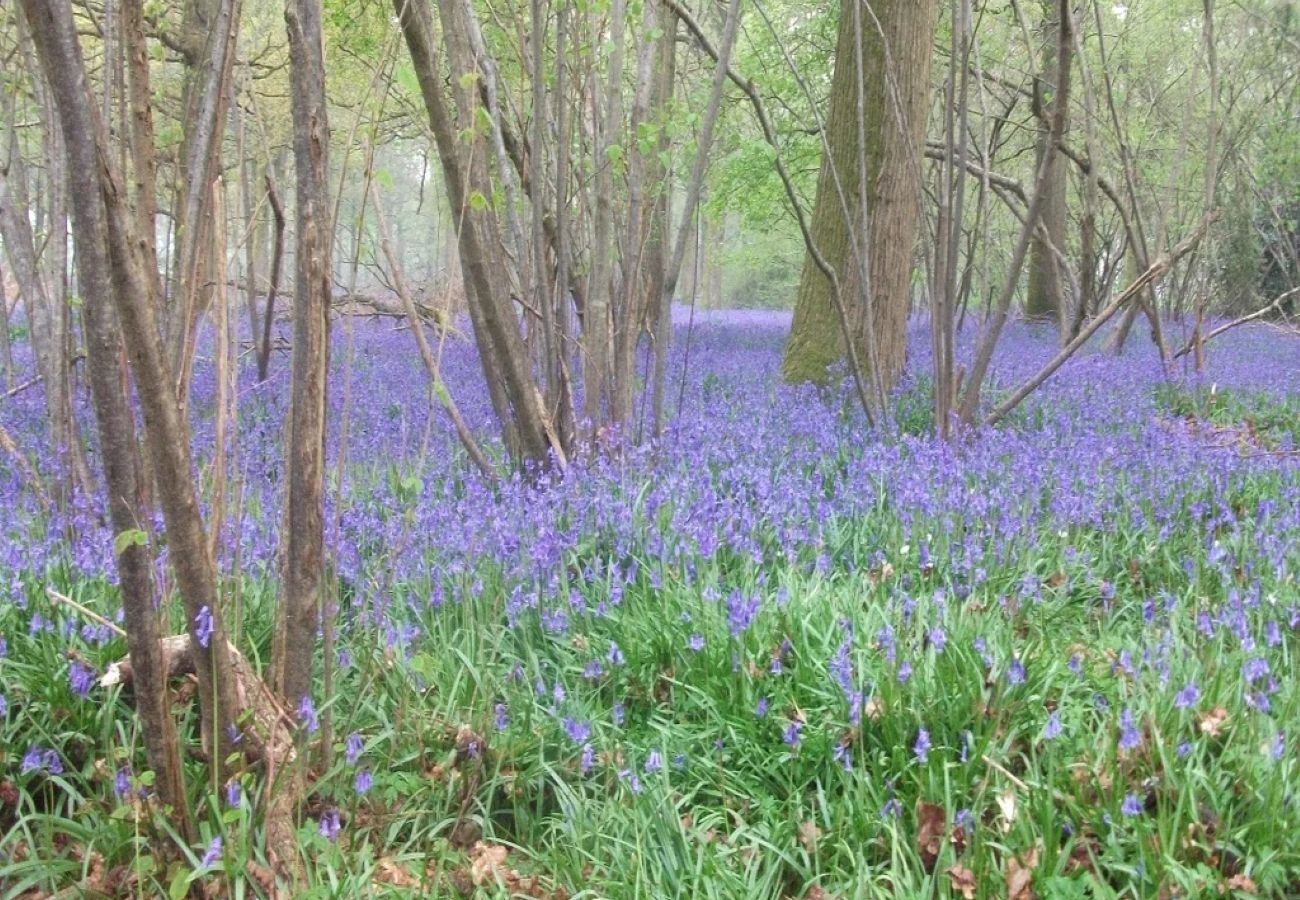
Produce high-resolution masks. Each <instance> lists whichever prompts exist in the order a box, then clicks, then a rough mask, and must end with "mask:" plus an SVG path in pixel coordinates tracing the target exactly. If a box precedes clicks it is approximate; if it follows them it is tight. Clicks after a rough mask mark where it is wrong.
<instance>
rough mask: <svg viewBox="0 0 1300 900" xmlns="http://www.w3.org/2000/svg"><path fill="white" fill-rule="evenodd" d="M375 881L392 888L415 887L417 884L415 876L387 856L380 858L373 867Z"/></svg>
mask: <svg viewBox="0 0 1300 900" xmlns="http://www.w3.org/2000/svg"><path fill="white" fill-rule="evenodd" d="M375 881H377V882H379V883H380V884H387V885H391V886H393V887H415V886H416V885H418V884H419V882H418V881H417V880H416V878H415V876H414V875H412V874H411V873H410V872H409V871H407V870H406V868H405V867H403V866H401V865H399V864H398V863H397V862H395V861H394V860H392V859H390V858H389V857H387V856H382V857H380V858H379V863H378V864H377V865H376V866H375Z"/></svg>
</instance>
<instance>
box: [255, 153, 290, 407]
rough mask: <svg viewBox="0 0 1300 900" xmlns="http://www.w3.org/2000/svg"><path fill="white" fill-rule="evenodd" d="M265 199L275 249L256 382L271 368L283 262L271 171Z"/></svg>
mask: <svg viewBox="0 0 1300 900" xmlns="http://www.w3.org/2000/svg"><path fill="white" fill-rule="evenodd" d="M266 199H267V201H268V202H269V203H270V204H271V215H272V217H273V218H274V220H275V247H274V249H273V250H272V251H271V277H270V280H269V281H268V282H267V286H266V309H265V311H264V312H263V313H262V341H261V343H260V344H259V345H258V348H257V380H258V381H259V382H262V381H266V378H267V375H269V374H270V368H271V322H272V321H273V320H274V318H275V295H276V293H277V292H278V291H279V290H280V265H281V264H282V263H283V261H284V204H283V203H281V202H280V192H279V191H278V190H276V187H275V180H274V179H273V178H271V170H270V169H269V168H268V169H267V170H266Z"/></svg>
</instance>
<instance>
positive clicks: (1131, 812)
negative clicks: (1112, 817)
mask: <svg viewBox="0 0 1300 900" xmlns="http://www.w3.org/2000/svg"><path fill="white" fill-rule="evenodd" d="M1119 811H1120V812H1122V813H1123V814H1124V815H1126V816H1128V817H1130V818H1132V817H1133V816H1140V815H1142V801H1141V800H1139V799H1138V795H1137V794H1132V793H1130V794H1128V795H1127V796H1126V797H1125V798H1124V802H1123V804H1121V806H1120V808H1119Z"/></svg>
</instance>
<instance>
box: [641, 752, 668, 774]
mask: <svg viewBox="0 0 1300 900" xmlns="http://www.w3.org/2000/svg"><path fill="white" fill-rule="evenodd" d="M663 767H664V758H663V757H662V756H660V755H659V751H658V750H651V751H650V755H649V756H647V757H646V758H645V773H646V774H647V775H652V774H654V773H655V772H658V771H659V770H661V769H662V768H663Z"/></svg>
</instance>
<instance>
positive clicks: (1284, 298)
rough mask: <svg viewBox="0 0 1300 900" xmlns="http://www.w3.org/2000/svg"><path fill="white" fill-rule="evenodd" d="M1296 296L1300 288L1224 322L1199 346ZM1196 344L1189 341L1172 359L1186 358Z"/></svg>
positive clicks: (1294, 288) (1263, 314) (1265, 313)
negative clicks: (1251, 311) (1248, 312)
mask: <svg viewBox="0 0 1300 900" xmlns="http://www.w3.org/2000/svg"><path fill="white" fill-rule="evenodd" d="M1296 294H1300V287H1293V288H1291V290H1289V291H1286V292H1285V293H1282V294H1279V295H1278V296H1277V298H1276V299H1275V300H1274V301H1273V302H1272V303H1270V304H1269V305H1268V306H1265V307H1263V308H1262V309H1257V310H1255V311H1254V312H1253V313H1250V314H1249V315H1245V316H1242V317H1241V318H1240V319H1233V320H1232V321H1231V322H1225V323H1224V324H1222V325H1220V326H1219V327H1218V328H1215V329H1214V330H1213V331H1211V332H1210V333H1209V334H1207V335H1205V336H1204V337H1202V338H1201V339H1200V344H1201V345H1202V346H1204V345H1205V344H1206V343H1208V342H1209V341H1210V339H1211V338H1216V337H1218V336H1219V335H1221V334H1223V333H1224V332H1225V331H1231V330H1232V329H1234V328H1236V327H1238V326H1239V325H1245V324H1246V323H1247V322H1254V321H1255V320H1256V319H1262V318H1264V317H1265V316H1266V315H1268V314H1269V313H1271V312H1273V311H1274V310H1276V309H1279V308H1280V307H1281V306H1282V304H1283V303H1285V302H1286V301H1287V300H1288V299H1290V298H1291V297H1294V296H1295V295H1296ZM1196 344H1197V340H1196V338H1195V337H1193V338H1192V339H1191V340H1190V341H1188V342H1187V344H1186V346H1184V347H1183V349H1181V350H1179V351H1178V352H1177V353H1175V354H1174V359H1179V358H1180V357H1183V356H1186V355H1187V354H1188V353H1191V352H1192V349H1193V348H1194V347H1195V346H1196Z"/></svg>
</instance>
